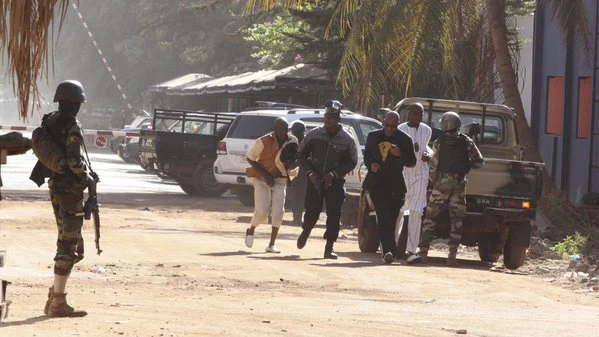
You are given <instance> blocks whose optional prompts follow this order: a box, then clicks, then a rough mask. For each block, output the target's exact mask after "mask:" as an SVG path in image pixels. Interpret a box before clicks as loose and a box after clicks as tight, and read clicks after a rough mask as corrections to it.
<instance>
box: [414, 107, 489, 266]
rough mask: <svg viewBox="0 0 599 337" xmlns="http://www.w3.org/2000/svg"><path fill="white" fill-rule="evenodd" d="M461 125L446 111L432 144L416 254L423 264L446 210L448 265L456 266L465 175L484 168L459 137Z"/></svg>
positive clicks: (479, 157) (469, 145) (473, 146)
mask: <svg viewBox="0 0 599 337" xmlns="http://www.w3.org/2000/svg"><path fill="white" fill-rule="evenodd" d="M461 126H462V121H461V120H460V117H459V116H458V114H457V113H455V112H452V111H449V112H446V113H444V114H443V116H442V117H441V131H443V134H442V135H441V136H440V137H439V138H438V139H437V140H435V142H434V143H433V153H434V154H433V156H432V157H431V158H430V163H429V165H430V175H429V180H430V184H431V185H430V186H432V193H431V195H430V197H429V200H428V205H427V208H426V218H425V219H424V222H423V223H422V236H421V238H420V251H419V254H418V255H420V256H421V257H422V259H423V260H426V257H427V256H428V250H429V247H430V244H431V241H432V240H433V235H434V233H435V226H436V223H435V222H436V221H437V218H438V217H439V214H440V213H441V211H442V210H443V209H445V208H447V209H449V218H450V223H451V232H450V238H449V255H448V256H447V265H448V266H451V267H452V266H456V265H457V262H456V255H457V251H458V246H459V245H460V242H461V240H462V220H463V218H464V216H465V215H466V201H465V194H466V182H467V180H466V179H465V177H466V175H467V174H468V172H469V171H470V169H471V168H479V167H481V166H482V165H483V157H482V155H481V154H480V151H479V150H478V147H476V144H475V143H474V141H473V140H472V139H470V138H469V137H468V136H466V135H465V134H463V133H460V127H461Z"/></svg>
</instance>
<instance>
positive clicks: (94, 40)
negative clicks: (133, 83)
mask: <svg viewBox="0 0 599 337" xmlns="http://www.w3.org/2000/svg"><path fill="white" fill-rule="evenodd" d="M72 4H73V8H74V9H75V12H76V13H77V16H78V17H79V20H80V21H81V24H82V25H83V27H84V28H85V30H86V31H87V35H88V36H89V38H90V40H91V41H92V43H93V44H94V47H96V50H97V51H98V54H99V55H100V58H101V59H102V62H104V66H106V70H108V73H109V74H110V76H111V77H112V80H113V81H114V83H116V87H117V88H118V89H119V92H120V93H121V97H123V100H125V103H127V107H128V108H129V109H132V106H131V104H130V103H129V101H128V100H127V95H125V91H124V90H123V88H122V87H121V85H120V84H119V81H117V79H116V76H114V73H113V72H112V68H111V67H110V65H108V61H107V60H106V57H105V56H104V54H103V53H102V49H100V47H99V46H98V42H96V39H95V38H94V34H92V32H91V30H90V29H89V27H88V26H87V23H86V22H85V20H84V19H83V16H82V15H81V12H79V8H77V4H75V2H73V3H72Z"/></svg>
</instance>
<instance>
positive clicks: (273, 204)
mask: <svg viewBox="0 0 599 337" xmlns="http://www.w3.org/2000/svg"><path fill="white" fill-rule="evenodd" d="M253 183H254V216H253V217H252V222H251V226H252V227H258V225H260V224H265V223H268V215H269V214H270V216H271V218H272V226H273V227H277V228H279V227H281V224H282V223H283V214H284V213H285V187H286V184H287V179H286V178H277V179H275V184H274V186H272V187H271V186H268V184H267V183H266V182H265V181H263V180H261V179H257V178H254V179H253Z"/></svg>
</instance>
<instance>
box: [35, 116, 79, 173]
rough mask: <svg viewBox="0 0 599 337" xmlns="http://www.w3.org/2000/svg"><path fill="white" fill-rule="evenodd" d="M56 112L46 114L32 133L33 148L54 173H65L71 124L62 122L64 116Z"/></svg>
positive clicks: (40, 159) (36, 154)
mask: <svg viewBox="0 0 599 337" xmlns="http://www.w3.org/2000/svg"><path fill="white" fill-rule="evenodd" d="M56 114H58V112H52V113H49V114H46V115H44V117H43V118H42V126H40V127H38V128H36V129H35V130H33V133H32V134H31V148H32V150H33V153H34V154H35V156H36V157H37V158H38V159H39V161H40V162H41V163H42V164H44V166H46V167H47V168H48V169H50V170H51V171H52V172H54V173H57V174H64V173H65V172H66V171H67V160H66V134H65V133H66V130H67V127H70V125H64V124H63V123H60V122H61V120H62V119H64V118H61V117H62V116H58V115H56ZM51 121H52V122H51Z"/></svg>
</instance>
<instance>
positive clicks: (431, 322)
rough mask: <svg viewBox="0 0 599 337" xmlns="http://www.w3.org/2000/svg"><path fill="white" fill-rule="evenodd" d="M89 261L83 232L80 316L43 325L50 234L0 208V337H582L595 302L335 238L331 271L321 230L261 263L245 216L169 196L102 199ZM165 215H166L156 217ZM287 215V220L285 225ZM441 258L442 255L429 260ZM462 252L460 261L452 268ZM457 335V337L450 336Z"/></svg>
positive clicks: (5, 204) (47, 227)
mask: <svg viewBox="0 0 599 337" xmlns="http://www.w3.org/2000/svg"><path fill="white" fill-rule="evenodd" d="M102 202H103V203H104V208H103V209H102V220H103V232H102V248H103V249H104V253H102V255H101V256H97V255H96V254H95V250H94V245H93V232H92V229H91V228H90V227H89V226H90V224H89V223H86V231H85V238H86V239H87V245H86V258H85V260H83V261H82V262H81V263H80V264H78V265H77V267H76V270H75V271H74V273H73V277H72V278H71V281H70V284H69V286H68V292H69V295H68V299H69V301H70V302H71V304H74V305H75V306H76V307H78V308H83V309H86V310H87V311H89V315H87V316H86V317H83V318H70V319H48V318H46V317H45V316H44V315H43V305H44V303H45V299H46V298H45V297H46V294H47V288H48V286H49V285H50V284H51V280H52V269H51V266H52V260H51V259H52V257H53V251H54V249H55V235H56V234H55V230H54V223H53V220H52V214H51V209H50V205H49V204H48V203H47V202H45V201H36V200H33V201H20V200H4V201H2V202H1V203H0V247H1V249H5V250H7V254H8V256H7V266H6V267H5V268H0V276H3V277H5V278H8V279H10V280H11V281H13V285H12V287H11V288H10V289H9V290H10V293H9V296H10V299H11V300H12V301H13V304H12V307H11V312H10V316H9V318H8V319H7V320H6V321H5V322H4V323H3V324H2V325H0V335H1V336H11V337H17V336H40V337H41V336H51V337H59V336H119V335H123V336H144V337H146V336H157V337H158V336H177V337H178V336H268V335H271V336H272V335H278V336H454V335H456V331H458V330H461V329H465V330H466V331H465V332H467V335H468V336H591V335H593V334H597V331H599V298H597V293H594V294H593V293H589V294H578V293H575V292H574V291H572V290H569V289H564V288H560V287H557V286H555V285H552V284H549V283H548V282H544V281H543V280H542V279H539V278H534V277H531V276H525V275H517V274H505V273H492V272H489V266H487V265H485V264H482V263H480V262H476V260H475V257H474V256H473V255H470V260H461V265H462V266H461V267H460V268H457V269H448V268H445V267H444V266H443V263H444V259H442V258H439V259H434V260H433V261H432V264H430V265H428V266H418V267H413V266H406V265H402V264H400V263H396V264H393V265H382V264H381V263H380V257H379V256H378V255H367V254H361V253H358V252H357V244H356V238H355V232H353V231H351V230H345V231H343V233H342V238H341V239H340V240H339V242H338V244H337V245H336V249H337V251H338V253H339V255H340V259H339V260H337V261H330V260H326V261H325V260H323V259H321V258H322V252H323V248H324V242H323V240H322V234H323V228H322V227H318V228H317V229H315V230H314V232H313V234H312V237H311V238H310V240H309V241H308V244H307V246H306V248H304V249H303V250H301V251H300V250H298V249H297V248H296V247H295V240H296V238H297V235H298V234H299V232H300V229H299V228H298V227H294V226H284V227H283V228H282V229H281V235H280V239H279V242H278V246H279V247H280V248H281V250H282V251H283V252H282V253H281V254H280V255H272V254H266V253H264V252H263V251H264V250H263V249H264V247H265V246H266V244H267V241H268V234H269V228H268V227H266V226H264V227H260V228H258V230H257V236H256V240H255V244H254V248H253V249H246V248H245V246H244V244H243V233H244V229H245V227H246V226H247V223H248V222H249V219H250V216H251V209H250V208H246V207H242V206H240V205H239V204H238V202H237V201H236V200H234V199H232V198H221V199H192V198H189V197H187V196H184V195H172V196H169V197H168V199H165V198H162V199H157V198H156V197H149V196H148V195H142V194H140V195H121V196H113V197H111V199H110V200H103V201H102ZM161 205H166V206H161ZM287 216H288V217H289V216H290V214H287ZM436 254H437V255H438V256H442V254H443V253H442V252H436ZM463 256H464V254H462V255H461V257H463ZM460 332H464V331H460Z"/></svg>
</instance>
